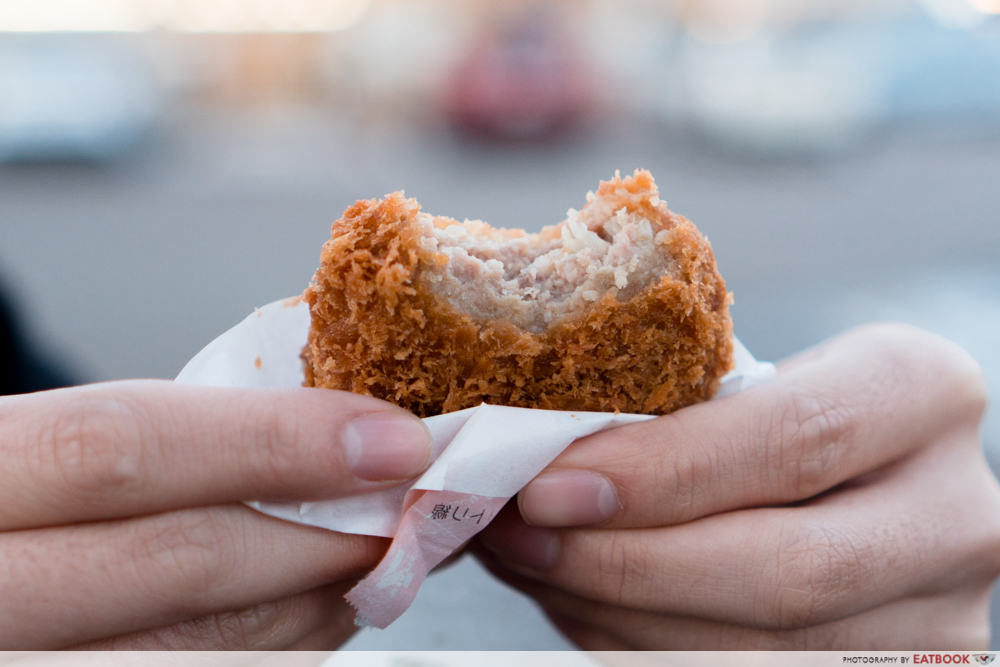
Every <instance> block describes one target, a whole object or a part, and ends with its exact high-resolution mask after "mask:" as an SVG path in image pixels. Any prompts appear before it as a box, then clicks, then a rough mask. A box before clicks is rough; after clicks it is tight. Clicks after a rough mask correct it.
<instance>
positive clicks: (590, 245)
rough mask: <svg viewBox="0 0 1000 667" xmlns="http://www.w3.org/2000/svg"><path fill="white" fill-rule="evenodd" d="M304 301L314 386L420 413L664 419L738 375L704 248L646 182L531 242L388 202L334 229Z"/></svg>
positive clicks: (722, 298) (609, 192)
mask: <svg viewBox="0 0 1000 667" xmlns="http://www.w3.org/2000/svg"><path fill="white" fill-rule="evenodd" d="M303 296H304V299H305V300H306V301H307V302H308V303H309V306H310V309H311V312H312V326H311V328H310V331H309V342H308V345H307V346H306V348H305V350H304V351H303V355H302V356H303V360H304V362H305V372H306V381H305V384H306V385H307V386H315V387H326V388H330V389H343V390H347V391H353V392H356V393H361V394H368V395H371V396H376V397H378V398H382V399H385V400H387V401H390V402H392V403H395V404H397V405H399V406H401V407H403V408H405V409H407V410H410V411H411V412H414V413H416V414H417V415H419V416H421V417H426V416H431V415H436V414H441V413H445V412H452V411H455V410H460V409H462V408H468V407H472V406H476V405H479V404H480V403H482V402H486V403H490V404H494V405H508V406H517V407H526V408H544V409H550V410H581V411H583V410H586V411H606V412H613V411H620V412H632V413H644V414H665V413H668V412H671V411H673V410H676V409H678V408H681V407H684V406H686V405H690V404H692V403H696V402H698V401H702V400H705V399H707V398H710V397H711V396H712V394H713V393H714V392H715V390H716V389H717V387H718V385H719V379H720V378H721V377H722V376H723V375H724V374H725V373H726V372H727V371H728V370H729V369H730V368H731V366H732V323H731V320H730V317H729V304H730V302H731V300H732V299H731V297H730V295H729V294H728V293H727V291H726V285H725V282H724V281H723V279H722V277H721V276H720V275H719V273H718V271H717V270H716V266H715V257H714V255H713V253H712V248H711V246H710V245H709V243H708V241H707V240H706V239H705V238H704V237H703V236H702V235H701V234H700V233H699V232H698V230H697V229H696V228H695V226H694V225H693V224H692V223H691V222H690V221H688V220H687V219H685V218H684V217H682V216H680V215H677V214H675V213H672V212H671V211H669V210H668V209H667V206H666V204H665V203H664V202H663V201H662V200H661V199H660V198H659V196H658V192H657V188H656V184H655V183H654V182H653V177H652V175H651V174H650V173H649V172H648V171H640V170H637V171H636V172H635V174H634V175H633V176H631V177H626V178H621V177H620V176H619V175H618V174H617V173H616V174H615V177H614V178H613V179H612V180H610V181H606V182H602V183H601V184H600V187H599V188H598V190H597V192H596V194H595V193H588V195H587V204H586V206H584V207H583V208H582V209H581V210H580V211H575V210H572V209H571V210H570V211H569V213H568V217H567V218H566V220H564V221H562V222H560V223H559V224H557V225H553V226H550V227H546V228H544V229H542V231H541V232H540V233H538V234H528V233H525V232H524V231H523V230H519V229H500V228H495V227H491V226H490V225H488V224H486V223H484V222H481V221H478V220H474V221H465V222H457V221H456V220H452V219H449V218H444V217H435V216H431V215H428V214H426V213H423V212H421V210H420V206H419V204H418V203H417V202H416V200H414V199H406V198H405V197H404V196H403V193H401V192H396V193H393V194H390V195H388V196H387V197H386V198H385V199H383V200H381V201H379V200H375V199H372V200H367V201H363V200H362V201H358V202H356V203H355V204H354V205H353V206H351V207H350V208H348V209H347V210H346V211H345V212H344V215H343V217H342V218H340V219H339V220H337V221H336V222H335V223H334V224H333V229H332V237H331V239H330V240H329V241H327V242H326V244H325V245H324V246H323V250H322V255H321V260H320V266H319V269H318V270H317V271H316V274H315V276H314V277H313V282H312V284H311V285H310V286H309V287H308V288H307V289H306V291H305V293H304V295H303Z"/></svg>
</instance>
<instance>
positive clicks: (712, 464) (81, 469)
mask: <svg viewBox="0 0 1000 667" xmlns="http://www.w3.org/2000/svg"><path fill="white" fill-rule="evenodd" d="M984 404H985V391H984V388H983V382H982V378H981V376H980V373H979V370H978V369H977V367H976V366H975V364H974V363H973V362H972V361H971V360H970V359H969V358H968V356H967V355H965V354H964V353H963V352H961V351H960V350H958V348H956V347H954V346H953V345H951V344H949V343H946V342H944V341H942V340H941V339H938V338H936V337H933V336H931V335H929V334H925V333H922V332H919V331H917V330H913V329H909V328H904V327H877V328H869V329H865V330H860V331H858V332H854V333H852V334H849V335H847V336H844V337H842V338H840V339H837V340H835V341H833V342H831V343H827V344H825V345H824V346H822V347H820V348H817V349H816V350H814V351H812V352H809V353H807V354H806V355H804V356H802V357H799V358H797V359H794V360H792V361H790V362H788V363H786V364H784V365H782V366H781V367H780V369H779V377H778V379H777V380H775V381H773V382H770V383H767V384H765V385H762V386H760V387H757V388H754V389H752V390H750V391H747V392H744V393H742V394H739V395H736V396H732V397H729V398H726V399H722V400H719V401H714V402H711V403H706V404H701V405H698V406H694V407H691V408H687V409H685V410H682V411H680V412H677V413H675V414H673V415H670V416H667V417H663V418H660V419H656V420H652V421H649V422H644V423H641V424H636V425H632V426H627V427H622V428H619V429H615V430H613V431H607V432H604V433H600V434H597V435H595V436H591V437H589V438H587V439H584V440H581V441H579V442H578V443H575V444H574V445H573V446H572V447H571V448H570V449H568V450H567V451H566V452H565V453H564V454H563V455H561V456H560V457H559V458H558V459H557V460H556V461H555V462H554V463H553V464H552V466H550V468H549V469H548V470H547V471H546V472H543V473H542V475H540V476H539V477H538V478H536V479H535V480H534V481H533V482H532V483H531V484H529V486H528V487H527V488H526V489H525V490H524V491H522V493H521V494H520V496H519V499H518V501H519V502H518V504H519V506H520V513H519V512H518V511H517V508H515V507H514V505H513V504H511V505H510V506H509V507H508V509H507V510H505V512H504V513H502V514H501V515H500V516H499V517H498V518H497V519H496V520H495V521H494V522H493V524H491V525H490V526H489V527H488V528H487V529H486V531H484V533H483V534H482V536H481V537H480V538H479V539H478V540H477V542H476V543H475V545H474V547H473V548H474V550H475V551H476V553H477V554H478V555H479V557H480V558H481V559H482V560H483V561H484V562H485V563H486V564H487V566H488V567H490V569H491V570H492V571H493V572H494V573H495V574H496V575H497V576H499V577H501V578H502V579H504V580H505V581H507V582H508V583H510V584H512V585H514V586H516V587H518V588H520V589H521V590H524V591H525V592H527V593H528V594H530V595H532V596H533V597H534V598H535V599H536V600H537V601H538V602H539V603H540V604H541V605H542V606H543V607H544V608H545V610H546V611H547V612H548V613H549V614H550V616H551V617H552V618H553V620H554V621H555V623H556V624H557V625H558V626H559V627H560V629H561V630H562V631H563V632H565V633H566V634H567V635H568V636H569V637H570V638H571V639H573V640H574V641H576V642H577V643H578V644H580V645H581V646H582V647H583V648H587V649H617V648H644V649H667V648H675V649H684V648H701V649H704V648H845V647H849V648H853V649H858V648H895V647H902V646H905V647H906V648H916V647H926V648H937V647H947V648H959V647H961V648H970V649H971V648H983V647H985V645H986V642H987V638H988V623H987V621H988V614H987V605H988V600H989V589H990V585H991V583H992V580H993V579H994V577H995V576H996V575H997V573H998V572H1000V549H998V546H1000V492H998V487H997V483H996V481H995V479H994V478H993V476H992V475H991V473H990V471H989V469H988V467H987V466H986V463H985V461H984V459H983V456H982V453H981V450H980V448H979V443H978V436H977V429H978V423H979V419H980V416H981V413H982V411H983V408H984ZM428 440H429V438H428V434H427V432H426V429H424V427H423V425H422V424H421V423H420V422H419V421H418V420H416V419H415V418H414V417H412V416H411V415H408V414H407V413H405V412H403V411H401V410H399V409H397V408H394V407H392V406H390V405H388V404H386V403H382V402H380V401H376V400H374V399H371V398H368V397H363V396H355V395H352V394H345V393H341V392H329V391H323V390H309V389H300V390H272V391H253V390H223V389H211V388H203V387H191V386H183V385H175V384H173V383H166V382H124V383H109V384H105V385H97V386H91V387H83V388H77V389H70V390H61V391H56V392H47V393H42V394H35V395H29V396H18V397H8V398H3V399H0V457H2V459H0V460H3V462H4V463H3V465H2V466H0V646H3V647H10V648H18V649H24V648H65V647H86V648H184V649H200V648H255V649H274V648H315V649H318V648H331V647H333V646H337V645H339V644H340V643H342V642H343V641H344V640H346V639H347V638H348V637H349V636H350V635H351V633H352V632H353V630H354V627H353V613H352V612H351V610H350V609H349V607H348V606H347V604H346V603H345V602H344V600H343V598H342V595H343V593H344V592H345V591H346V590H347V589H349V588H350V587H351V586H353V584H354V582H355V581H356V580H357V579H358V578H359V577H360V576H362V575H363V574H364V573H365V572H366V571H367V570H368V569H370V568H371V567H372V566H374V565H375V564H376V563H377V561H378V560H379V559H380V558H381V556H382V554H383V553H384V551H385V548H386V547H387V540H383V539H379V538H373V537H363V536H356V535H341V534H337V533H331V532H327V531H323V530H319V529H313V528H309V527H306V526H299V525H294V524H289V523H285V522H282V521H280V520H277V519H273V518H271V517H268V516H265V515H261V514H258V513H257V512H254V511H253V510H250V509H248V508H246V507H245V506H243V505H241V504H239V501H240V500H243V499H246V498H258V499H261V500H279V501H287V500H317V499H326V498H335V497H342V496H346V495H351V494H357V493H364V492H369V491H372V490H376V489H380V488H384V487H386V486H390V485H392V484H397V483H399V481H400V480H405V479H409V478H412V477H414V476H416V475H418V474H419V473H420V472H421V471H422V470H423V469H424V468H425V467H426V465H427V463H428V457H429V441H428ZM521 515H523V516H524V517H525V518H527V519H528V521H530V524H531V525H529V524H528V523H526V522H525V521H524V520H523V519H522V518H521Z"/></svg>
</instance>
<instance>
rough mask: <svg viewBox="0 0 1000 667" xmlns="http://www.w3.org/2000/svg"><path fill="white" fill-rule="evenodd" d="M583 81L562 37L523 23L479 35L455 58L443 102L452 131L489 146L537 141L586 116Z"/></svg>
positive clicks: (554, 26) (546, 25) (547, 24)
mask: <svg viewBox="0 0 1000 667" xmlns="http://www.w3.org/2000/svg"><path fill="white" fill-rule="evenodd" d="M589 97H590V95H589V76H588V71H587V68H586V67H585V65H584V64H583V62H582V60H581V59H580V58H579V57H578V55H577V50H576V49H575V48H573V44H572V41H571V40H570V39H569V37H568V35H567V31H565V30H563V29H561V26H560V25H559V24H558V23H556V22H552V21H544V20H524V21H521V22H519V23H517V24H515V25H511V26H505V27H503V28H500V29H497V28H494V29H492V30H487V31H485V32H484V33H483V34H482V35H481V36H480V38H479V39H477V40H475V42H474V43H473V46H472V48H471V49H470V50H469V51H468V52H467V53H466V54H465V55H464V56H463V57H462V58H461V59H460V61H459V64H458V66H457V68H456V69H455V71H454V73H453V74H452V77H451V79H450V81H449V85H448V87H447V90H446V95H445V113H446V115H447V117H448V119H449V121H450V122H451V124H452V125H454V126H455V127H457V128H458V129H459V130H461V131H464V132H466V133H469V134H473V135H477V136H482V137H486V138H491V139H501V140H504V139H508V140H537V139H545V138H547V137H550V136H553V135H555V134H558V133H560V132H562V131H563V130H565V129H568V128H569V127H571V126H572V125H574V124H575V123H576V122H577V121H578V120H579V119H580V118H581V117H582V116H583V115H584V114H585V112H586V110H587V107H588V103H589Z"/></svg>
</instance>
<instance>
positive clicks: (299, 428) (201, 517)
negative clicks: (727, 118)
mask: <svg viewBox="0 0 1000 667" xmlns="http://www.w3.org/2000/svg"><path fill="white" fill-rule="evenodd" d="M393 417H395V418H396V420H397V421H396V422H392V423H395V424H396V425H397V427H396V430H395V431H392V423H390V422H389V421H387V419H391V418H393ZM352 424H360V425H361V428H360V430H359V429H357V428H354V429H353V430H351V427H350V425H352ZM372 424H375V425H376V427H375V428H376V431H377V432H376V433H375V436H376V437H375V440H377V441H379V442H381V443H383V444H384V447H386V448H388V449H395V450H400V451H401V450H402V449H403V446H404V445H405V443H406V442H411V441H412V443H413V449H414V450H415V451H417V452H418V454H419V451H420V448H421V447H423V448H425V449H426V455H425V459H426V458H429V453H430V452H429V435H428V434H427V432H426V429H425V428H424V427H423V425H422V424H421V423H420V422H419V421H418V420H417V419H416V418H415V417H413V416H412V415H409V414H407V413H405V412H404V411H402V410H400V409H399V408H397V407H395V406H392V405H389V404H387V403H384V402H382V401H378V400H376V399H373V398H370V397H367V396H357V395H354V394H347V393H344V392H334V391H323V390H315V389H294V390H242V389H217V388H208V387H195V386H185V385H179V384H175V383H172V382H158V381H136V382H115V383H108V384H103V385H93V386H88V387H80V388H74V389H67V390H58V391H52V392H42V393H37V394H30V395H23V396H12V397H6V398H2V399H0V460H3V461H4V465H3V466H2V467H0V647H3V648H7V649H18V650H25V649H57V648H94V649H191V650H195V649H217V648H231V649H281V648H309V649H324V648H333V647H336V646H339V645H340V644H341V643H342V642H343V641H345V640H346V639H347V638H348V637H349V636H350V635H351V634H352V633H353V632H354V624H353V619H354V614H353V611H352V610H351V609H350V608H349V607H348V605H347V603H346V602H345V601H344V599H343V597H342V596H343V594H344V592H345V591H346V590H348V589H349V588H350V587H351V586H353V584H354V582H355V581H356V580H357V579H358V578H359V577H360V576H362V575H363V574H364V573H365V572H366V571H367V570H369V569H370V568H372V567H373V566H374V565H375V564H376V563H377V562H378V560H379V559H380V558H381V557H382V555H383V554H384V551H385V549H386V547H387V546H388V541H387V540H384V539H380V538H374V537H364V536H358V535H343V534H339V533H333V532H329V531H325V530H320V529H316V528H310V527H306V526H300V525H296V524H291V523H287V522H284V521H280V520H278V519H274V518H271V517H268V516H265V515H263V514H260V513H258V512H255V511H253V510H251V509H249V508H247V507H246V506H244V505H242V504H239V501H241V500H245V499H247V498H258V499H261V500H315V499H321V498H336V497H341V496H345V495H351V494H358V493H363V492H367V491H372V490H375V489H380V488H385V487H386V486H387V485H390V484H392V483H393V482H390V481H381V482H378V481H365V480H362V479H359V478H357V477H356V476H355V475H354V474H353V473H352V470H360V471H362V472H363V473H364V476H365V477H366V478H367V479H369V480H370V479H374V478H375V477H377V475H376V474H375V473H378V472H379V469H378V468H379V467H378V465H377V464H378V463H379V457H378V456H377V454H378V453H379V451H376V452H375V454H376V456H374V458H373V457H372V456H368V457H367V458H365V457H364V456H363V455H361V456H360V457H359V455H358V450H357V447H355V448H354V449H353V450H352V449H351V446H350V444H351V443H354V444H355V445H357V442H358V433H359V432H360V433H362V435H364V434H365V433H366V432H367V433H371V432H372V430H373V427H372ZM365 429H367V431H365ZM352 438H353V440H352ZM376 450H377V447H376ZM349 452H350V454H349ZM397 453H398V452H397ZM359 461H360V463H359ZM352 462H353V463H354V465H353V466H352ZM393 465H395V463H393V462H389V463H387V464H385V465H383V469H384V470H386V471H389V473H390V474H397V472H398V466H397V468H396V470H395V471H394V470H393ZM425 465H426V461H425V462H424V464H420V462H419V459H417V466H419V467H425ZM413 472H414V473H416V472H418V471H416V470H414V471H413ZM396 483H398V481H397V482H396Z"/></svg>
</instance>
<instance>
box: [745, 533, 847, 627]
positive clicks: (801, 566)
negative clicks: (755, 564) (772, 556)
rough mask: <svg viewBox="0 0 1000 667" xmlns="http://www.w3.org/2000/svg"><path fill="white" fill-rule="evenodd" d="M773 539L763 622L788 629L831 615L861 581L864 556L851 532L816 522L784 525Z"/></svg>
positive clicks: (803, 625) (816, 623) (763, 606)
mask: <svg viewBox="0 0 1000 667" xmlns="http://www.w3.org/2000/svg"><path fill="white" fill-rule="evenodd" d="M777 544H778V547H779V550H780V551H779V554H778V556H777V558H776V560H775V567H774V569H773V571H772V573H771V575H772V577H773V580H772V586H770V589H771V595H770V596H769V597H768V599H765V600H764V601H763V602H764V604H763V605H762V610H763V611H764V614H765V618H764V619H763V621H764V623H763V625H764V627H769V628H771V629H779V630H792V629H802V628H808V627H811V626H815V625H818V624H821V623H825V622H828V621H831V620H834V619H835V618H837V615H838V612H839V611H840V610H841V607H842V603H843V601H844V600H846V599H850V598H851V597H852V596H854V595H856V594H857V592H858V591H859V590H860V589H861V587H862V586H863V585H864V573H865V563H866V558H865V556H864V554H863V549H862V548H861V547H860V545H859V544H858V543H857V541H856V540H854V539H853V538H852V537H851V536H850V535H847V534H844V533H841V532H838V531H836V530H833V529H832V528H831V527H830V526H826V525H819V524H817V525H811V526H803V527H799V528H797V529H793V530H791V531H787V534H786V536H785V537H784V539H779V540H778V541H777Z"/></svg>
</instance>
